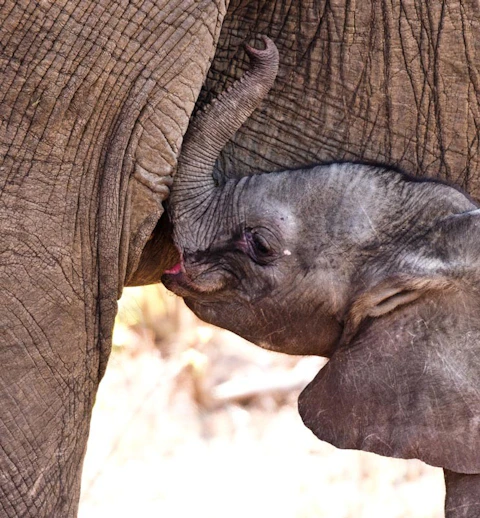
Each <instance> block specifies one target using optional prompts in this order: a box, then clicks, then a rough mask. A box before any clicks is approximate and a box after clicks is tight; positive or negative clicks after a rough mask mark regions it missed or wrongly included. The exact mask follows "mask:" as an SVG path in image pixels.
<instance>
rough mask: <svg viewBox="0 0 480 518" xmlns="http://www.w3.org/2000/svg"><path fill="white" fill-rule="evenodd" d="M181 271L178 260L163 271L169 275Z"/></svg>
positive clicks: (180, 264)
mask: <svg viewBox="0 0 480 518" xmlns="http://www.w3.org/2000/svg"><path fill="white" fill-rule="evenodd" d="M181 271H182V263H181V262H179V263H177V264H176V265H175V266H173V267H172V268H170V269H169V270H165V271H164V272H163V273H167V274H170V275H176V274H177V273H180V272H181Z"/></svg>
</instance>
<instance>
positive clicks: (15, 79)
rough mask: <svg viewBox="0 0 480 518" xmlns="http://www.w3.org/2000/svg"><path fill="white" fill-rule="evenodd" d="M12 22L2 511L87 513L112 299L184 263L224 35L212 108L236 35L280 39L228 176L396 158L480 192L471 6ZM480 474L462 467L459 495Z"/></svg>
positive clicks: (236, 8)
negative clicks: (85, 493)
mask: <svg viewBox="0 0 480 518" xmlns="http://www.w3.org/2000/svg"><path fill="white" fill-rule="evenodd" d="M227 4H228V5H227ZM0 21H1V24H0V27H1V35H2V37H1V38H0V67H1V71H2V76H1V77H2V81H1V84H0V120H1V132H0V156H1V158H2V162H1V164H0V171H1V175H0V179H1V189H2V190H1V194H0V199H1V205H0V228H1V229H2V243H3V246H2V251H1V255H0V285H1V288H2V291H1V298H0V300H1V304H2V314H1V316H0V328H1V329H2V346H1V348H0V369H1V375H0V394H1V401H2V405H1V412H0V447H1V450H0V473H1V482H0V511H1V514H2V516H8V517H17V516H25V517H28V516H32V517H33V516H35V517H42V516H62V517H63V516H66V517H70V516H75V515H76V509H77V502H78V493H79V485H80V471H81V464H82V459H83V455H84V452H85V445H86V440H87V435H88V425H89V418H90V413H91V408H92V405H93V401H94V398H95V393H96V389H97V386H98V383H99V380H100V379H101V377H102V374H103V372H104V369H105V365H106V361H107V359H108V353H109V349H110V339H111V330H112V326H113V320H114V316H115V311H116V299H117V297H118V296H119V294H120V293H121V291H122V288H123V286H124V285H128V284H145V283H149V282H155V281H158V279H159V278H160V276H161V273H162V272H163V270H164V269H165V268H166V267H168V266H170V265H172V264H174V262H175V261H176V258H175V252H174V250H173V248H172V247H171V244H170V240H169V236H170V233H169V229H168V222H167V221H164V219H163V218H162V219H161V220H160V221H159V222H158V220H159V217H160V215H161V214H162V211H163V209H162V205H161V203H162V201H163V200H164V199H165V197H166V196H167V195H168V186H169V178H170V176H171V174H172V172H173V171H174V169H175V165H176V159H177V156H178V153H179V149H180V146H181V140H182V135H183V133H184V132H185V130H186V127H187V125H188V118H189V115H190V113H191V111H192V109H193V106H194V102H195V100H196V98H197V95H198V92H199V89H200V86H201V84H202V82H203V80H204V78H205V75H206V73H207V69H208V65H209V62H210V59H211V58H212V56H213V54H214V51H215V48H217V52H216V55H215V58H214V61H213V66H212V67H211V68H210V71H209V73H208V77H207V81H206V86H205V88H204V90H203V91H202V94H201V96H200V99H199V105H202V104H204V103H205V102H206V101H208V100H209V99H210V97H211V95H212V94H216V93H218V92H220V91H221V90H223V89H224V87H225V84H226V83H228V82H229V81H230V80H231V79H233V78H235V77H238V76H239V75H240V74H241V69H242V68H244V67H243V65H242V63H244V60H243V58H242V56H241V55H236V53H237V52H239V45H240V43H242V42H244V41H247V40H250V39H251V38H252V37H253V36H254V35H255V34H258V33H260V34H266V35H268V36H270V37H271V38H272V39H273V40H274V41H275V42H276V44H277V46H278V47H279V51H280V73H279V76H278V78H277V81H276V83H275V86H274V88H273V90H272V91H271V92H270V94H269V97H268V99H267V101H266V102H265V103H264V104H263V105H262V109H261V110H258V111H257V112H256V113H255V114H254V115H253V116H252V117H251V118H250V120H249V121H248V122H247V123H246V124H245V125H244V127H243V128H242V129H241V130H240V131H239V132H238V133H237V135H236V136H235V138H234V139H233V141H232V142H231V143H230V144H228V145H227V147H226V148H225V150H224V152H223V154H222V156H221V159H220V160H219V162H218V169H219V171H220V172H223V173H224V174H226V175H227V176H237V175H238V176H240V175H244V174H252V173H254V172H255V171H258V170H262V171H273V170H278V169H283V168H286V167H297V166H300V165H305V164H307V163H312V162H321V161H331V160H340V159H342V160H345V159H354V160H360V161H363V160H365V161H377V162H378V161H380V162H383V163H387V164H392V165H399V166H401V167H402V168H403V169H404V170H406V171H407V172H411V173H413V174H423V175H425V174H427V175H430V176H434V177H441V178H444V179H447V180H450V181H453V182H455V183H457V184H459V185H461V186H462V187H464V188H465V189H467V190H468V191H469V192H470V193H471V194H472V196H473V197H475V198H477V199H479V198H480V189H479V186H478V178H477V177H476V176H475V174H474V173H473V172H474V171H475V170H476V168H477V166H478V163H477V161H478V160H479V153H478V147H479V141H478V135H477V127H478V124H479V122H480V117H479V113H478V110H479V108H478V100H477V95H478V94H479V88H480V87H479V79H478V72H479V67H478V59H477V58H476V46H478V45H479V43H478V42H477V38H476V37H475V36H476V34H477V33H478V28H479V27H478V26H479V23H480V12H478V9H477V8H476V7H475V5H474V3H473V2H472V3H469V2H468V3H467V2H461V1H459V0H457V1H456V2H453V1H452V2H447V1H444V2H441V3H440V2H438V3H437V2H435V3H429V4H428V5H427V4H425V3H424V2H422V1H420V0H418V1H414V0H411V1H408V2H407V1H405V2H401V1H398V2H393V3H388V5H387V3H386V2H380V1H377V0H370V1H369V2H366V3H365V2H363V3H362V4H361V5H358V6H357V4H356V3H355V2H350V1H347V0H345V1H343V0H338V1H335V2H327V1H324V0H310V1H307V2H304V1H302V2H300V1H297V2H288V1H281V2H269V1H265V0H264V1H262V0H252V1H249V2H248V1H247V2H245V1H244V0H233V1H232V2H230V3H228V2H226V0H200V1H193V0H179V1H178V2H167V1H165V0H156V1H154V0H138V1H135V2H133V1H127V0H116V1H114V0H102V1H100V2H99V1H93V0H92V1H89V0H84V1H82V2H76V1H74V0H61V1H58V0H55V1H54V0H43V1H42V2H33V1H29V0H20V1H18V0H15V1H14V0H5V1H4V2H3V3H2V5H1V6H0ZM220 29H221V32H220ZM240 52H243V51H240ZM239 64H240V66H239ZM157 222H158V223H157ZM152 230H153V237H152V238H151V239H149V237H150V236H151V234H152ZM475 480H476V479H475V476H473V477H472V475H469V476H463V475H454V474H452V475H450V474H449V476H448V477H447V483H448V484H450V485H451V487H452V488H453V489H452V491H450V492H449V494H450V495H451V496H450V497H449V498H450V500H449V502H447V507H449V508H450V507H451V508H452V509H454V508H460V506H461V505H463V504H464V502H462V500H461V498H463V496H462V495H464V494H467V493H471V492H472V491H473V489H471V488H472V487H475V485H476V484H475ZM472 481H473V482H472ZM463 488H467V489H468V491H464V489H463ZM454 513H455V514H454ZM460 513H463V514H460ZM468 513H470V514H468ZM474 515H475V514H474V511H473V510H472V507H470V508H469V507H468V506H463V507H462V511H454V510H452V511H451V514H450V516H452V517H453V516H455V517H458V516H474Z"/></svg>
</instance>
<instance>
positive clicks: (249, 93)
mask: <svg viewBox="0 0 480 518" xmlns="http://www.w3.org/2000/svg"><path fill="white" fill-rule="evenodd" d="M262 39H263V42H264V44H265V48H264V49H263V50H258V49H254V48H252V47H250V46H248V45H246V51H247V54H248V55H249V57H250V61H251V64H252V66H251V69H250V70H249V71H248V72H246V73H245V74H244V75H243V77H242V78H241V79H239V80H238V81H237V82H235V83H234V84H233V85H232V86H231V87H230V88H228V89H227V90H226V91H225V92H224V93H223V94H221V95H220V96H219V97H218V98H217V99H215V100H213V101H212V103H211V104H210V105H208V106H207V107H206V108H205V109H204V110H203V111H202V112H199V113H198V114H197V115H196V116H195V118H194V119H193V121H192V122H191V123H190V125H189V128H188V130H187V133H186V134H185V138H184V141H183V145H182V152H181V155H180V157H179V160H178V168H177V174H176V177H175V182H174V186H173V190H172V194H171V197H170V212H171V215H172V220H173V222H174V225H175V236H176V241H177V244H178V245H180V247H182V241H183V240H185V239H186V238H187V236H190V238H191V236H192V235H195V232H194V227H193V225H192V223H194V222H195V221H196V220H197V219H198V217H199V214H198V212H199V210H202V211H205V207H207V206H210V205H211V202H212V197H213V196H214V192H215V187H216V185H215V182H214V179H213V176H212V172H213V168H214V165H215V161H216V160H217V157H218V155H219V154H220V151H221V150H222V148H223V147H224V146H225V144H226V143H227V142H228V141H229V140H230V139H231V138H232V137H233V135H234V134H235V132H236V131H237V130H238V129H239V128H240V126H242V124H243V123H244V122H245V121H246V120H247V119H248V118H249V117H250V115H251V114H252V113H253V111H254V110H255V109H256V108H257V107H258V106H259V104H260V103H261V101H262V100H263V99H264V98H265V96H266V95H267V93H268V92H269V90H270V88H271V87H272V86H273V83H274V81H275V78H276V75H277V71H278V62H279V59H278V50H277V47H276V46H275V44H274V43H273V41H272V40H270V39H269V38H267V37H266V36H262ZM182 236H183V239H182Z"/></svg>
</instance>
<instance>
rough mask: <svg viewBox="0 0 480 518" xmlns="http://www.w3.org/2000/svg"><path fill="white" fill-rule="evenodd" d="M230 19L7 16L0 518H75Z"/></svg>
mask: <svg viewBox="0 0 480 518" xmlns="http://www.w3.org/2000/svg"><path fill="white" fill-rule="evenodd" d="M225 8H226V6H225V3H224V2H222V1H214V0H202V1H200V2H198V1H193V0H191V1H190V0H185V1H183V2H167V1H166V0H157V1H155V2H153V1H148V0H145V1H144V2H134V3H132V2H117V1H114V0H105V1H102V2H96V1H93V0H92V1H84V2H75V1H69V0H63V1H61V2H57V1H55V2H54V1H51V2H50V1H46V2H41V3H37V2H33V1H28V0H20V1H19V0H7V1H6V2H2V4H1V7H0V27H1V38H0V41H1V45H0V71H1V75H0V77H2V81H1V83H0V128H1V130H0V157H1V159H0V229H1V230H0V234H1V236H2V246H1V248H0V306H1V310H2V311H1V313H0V329H1V344H0V400H1V405H0V515H1V516H2V517H12V518H13V517H15V518H17V517H19V516H22V517H35V518H41V517H62V518H63V517H74V516H75V515H76V511H77V506H78V497H79V491H80V475H81V466H82V461H83V456H84V453H85V447H86V441H87V436H88V428H89V420H90V413H91V409H92V406H93V402H94V399H95V393H96V389H97V386H98V383H99V381H100V379H101V377H102V374H103V371H104V367H105V364H106V361H107V359H108V354H109V350H110V342H111V330H112V327H113V321H114V317H115V312H116V299H117V297H118V296H119V294H120V293H121V290H122V287H123V285H124V283H125V282H127V281H129V280H131V279H133V278H134V272H135V271H136V270H137V271H138V268H137V265H138V262H139V258H140V253H141V250H142V249H143V247H144V245H145V242H146V241H147V239H148V237H149V236H150V234H151V232H152V230H153V228H154V226H155V224H156V222H157V220H158V218H159V216H160V214H161V213H162V205H161V202H162V200H163V199H164V198H165V197H166V195H167V194H168V185H169V180H168V177H169V175H171V173H172V171H173V169H174V168H175V166H176V156H177V153H178V149H179V147H180V145H181V140H182V136H183V133H184V131H185V129H186V127H187V124H188V118H189V115H190V112H191V110H192V109H193V104H194V102H195V98H196V96H197V93H198V91H199V89H200V86H201V84H202V81H203V79H204V76H205V74H206V71H207V68H208V64H209V60H210V59H211V57H212V56H213V52H214V48H215V45H216V40H217V37H218V32H219V29H220V25H221V22H222V19H223V16H224V13H225ZM152 157H155V159H154V160H153V159H152ZM157 255H158V251H157ZM148 264H150V263H148V262H147V267H144V270H145V269H146V270H148ZM156 267H157V268H159V269H160V270H161V268H162V261H160V263H159V264H157V265H156ZM137 275H138V277H139V278H142V279H149V278H150V277H151V276H152V275H153V274H152V273H151V272H148V271H143V272H142V271H140V273H138V274H137Z"/></svg>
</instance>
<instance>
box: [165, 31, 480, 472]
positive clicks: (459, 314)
mask: <svg viewBox="0 0 480 518" xmlns="http://www.w3.org/2000/svg"><path fill="white" fill-rule="evenodd" d="M264 41H265V50H262V51H260V50H253V49H251V48H248V49H247V51H248V53H249V55H250V58H251V60H252V61H253V66H252V69H251V70H250V72H248V73H247V74H246V76H244V78H243V79H242V80H240V81H239V82H237V83H235V85H234V86H233V87H232V88H230V90H229V91H227V92H226V93H225V94H223V95H222V96H221V97H220V98H219V99H218V100H217V101H216V102H215V103H214V104H213V105H212V106H211V107H209V108H207V110H206V111H205V112H204V113H201V114H199V115H197V117H196V118H195V120H194V121H193V123H192V124H191V126H190V128H189V132H188V134H187V135H186V137H185V144H184V148H183V150H182V156H181V159H180V162H179V169H178V173H177V177H176V179H175V184H174V187H173V193H172V197H171V206H170V214H171V217H172V221H173V224H174V235H175V241H176V244H177V246H178V248H179V250H180V252H181V261H180V263H179V264H177V265H176V266H175V267H174V268H172V269H170V270H168V271H167V272H165V274H164V276H163V281H164V283H165V285H166V286H167V287H168V288H169V289H170V290H172V291H173V292H175V293H177V294H178V295H180V296H182V297H184V298H185V301H186V303H187V305H188V306H189V307H190V308H191V309H192V310H193V311H194V312H195V313H196V314H197V315H198V316H199V317H200V318H202V319H203V320H205V321H207V322H210V323H213V324H216V325H218V326H221V327H224V328H227V329H230V330H232V331H234V332H236V333H238V334H239V335H241V336H243V337H245V338H247V339H248V340H250V341H252V342H254V343H257V344H258V345H261V346H263V347H267V348H270V349H274V350H277V351H281V352H285V353H292V354H317V355H322V356H327V357H330V358H331V360H330V362H329V363H328V364H327V366H326V367H325V368H324V369H322V371H321V372H320V373H319V374H318V375H317V377H316V378H315V380H313V381H312V383H311V384H310V385H309V386H308V387H307V388H306V389H305V391H304V392H303V393H302V395H301V397H300V401H299V408H300V413H301V415H302V417H303V419H304V421H305V423H306V424H307V426H309V427H310V428H311V429H312V430H313V431H314V433H315V434H316V435H317V436H318V437H320V438H321V439H323V440H327V441H329V442H331V443H332V444H334V445H336V446H338V447H341V448H355V449H364V450H368V451H373V452H377V453H380V454H383V455H387V456H391V457H402V458H413V457H415V458H420V459H422V460H424V461H426V462H428V463H430V464H433V465H436V466H443V467H445V468H447V469H449V470H452V471H454V472H459V473H480V454H479V453H478V452H479V451H480V449H479V446H480V445H479V442H480V439H479V436H478V427H479V423H480V316H479V307H480V259H479V257H480V213H479V211H478V210H477V207H476V205H474V204H473V203H472V201H471V200H469V199H468V197H466V196H465V195H464V194H462V193H461V192H459V191H458V190H457V189H455V188H453V187H450V186H447V185H444V184H441V183H438V182H433V181H427V180H416V179H413V178H411V177H408V176H407V175H404V174H402V173H401V172H397V171H394V170H392V169H389V168H383V167H375V166H368V165H360V164H350V163H344V164H331V165H326V166H317V167H312V168H308V169H302V170H297V171H284V172H279V173H270V174H259V175H255V176H251V177H244V178H241V179H240V180H236V179H230V180H226V179H223V180H220V181H214V179H213V175H212V170H213V166H214V163H215V160H216V158H217V156H218V153H219V152H220V150H221V148H222V147H223V145H224V144H225V143H226V141H227V140H228V139H229V138H231V136H232V135H233V133H234V132H235V131H236V130H237V129H238V127H239V126H240V125H241V124H242V123H243V122H244V120H245V119H246V118H247V117H248V116H249V115H250V114H251V112H252V111H253V110H254V109H255V107H256V106H257V105H258V104H259V103H260V101H261V100H262V98H263V97H264V96H265V95H266V94H267V92H268V90H269V88H270V86H271V85H272V84H273V81H274V78H275V75H276V70H277V66H278V54H277V51H276V48H275V46H274V45H273V43H272V42H271V41H270V40H268V39H264Z"/></svg>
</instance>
